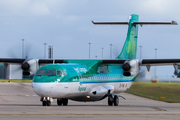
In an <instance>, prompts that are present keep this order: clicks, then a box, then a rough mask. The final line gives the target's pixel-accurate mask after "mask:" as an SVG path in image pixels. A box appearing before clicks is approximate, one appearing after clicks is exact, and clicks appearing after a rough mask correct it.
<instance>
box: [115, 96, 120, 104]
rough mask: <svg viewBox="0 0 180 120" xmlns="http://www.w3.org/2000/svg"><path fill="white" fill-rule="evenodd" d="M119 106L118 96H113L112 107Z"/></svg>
mask: <svg viewBox="0 0 180 120" xmlns="http://www.w3.org/2000/svg"><path fill="white" fill-rule="evenodd" d="M118 105H119V98H118V96H116V95H115V96H114V106H118Z"/></svg>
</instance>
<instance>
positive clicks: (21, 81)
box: [0, 79, 32, 83]
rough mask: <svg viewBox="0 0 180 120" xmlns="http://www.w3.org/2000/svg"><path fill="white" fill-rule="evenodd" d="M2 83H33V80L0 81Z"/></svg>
mask: <svg viewBox="0 0 180 120" xmlns="http://www.w3.org/2000/svg"><path fill="white" fill-rule="evenodd" d="M0 82H16V83H31V82H32V80H14V79H10V80H9V79H0Z"/></svg>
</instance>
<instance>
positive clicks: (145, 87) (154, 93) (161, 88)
mask: <svg viewBox="0 0 180 120" xmlns="http://www.w3.org/2000/svg"><path fill="white" fill-rule="evenodd" d="M126 93H131V94H134V95H138V96H142V97H146V98H150V99H154V100H159V101H164V102H169V103H180V83H166V82H159V83H151V82H134V83H133V85H132V86H131V87H130V89H128V90H127V91H126ZM160 97H165V99H160Z"/></svg>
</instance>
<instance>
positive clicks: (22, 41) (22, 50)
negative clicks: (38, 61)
mask: <svg viewBox="0 0 180 120" xmlns="http://www.w3.org/2000/svg"><path fill="white" fill-rule="evenodd" d="M24 41H25V40H24V39H22V58H24Z"/></svg>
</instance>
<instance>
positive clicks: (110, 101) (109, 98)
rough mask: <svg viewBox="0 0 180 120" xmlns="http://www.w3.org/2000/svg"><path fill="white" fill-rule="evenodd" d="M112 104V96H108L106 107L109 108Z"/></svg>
mask: <svg viewBox="0 0 180 120" xmlns="http://www.w3.org/2000/svg"><path fill="white" fill-rule="evenodd" d="M113 102H114V99H113V96H112V95H109V96H108V105H109V106H112V105H113Z"/></svg>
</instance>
